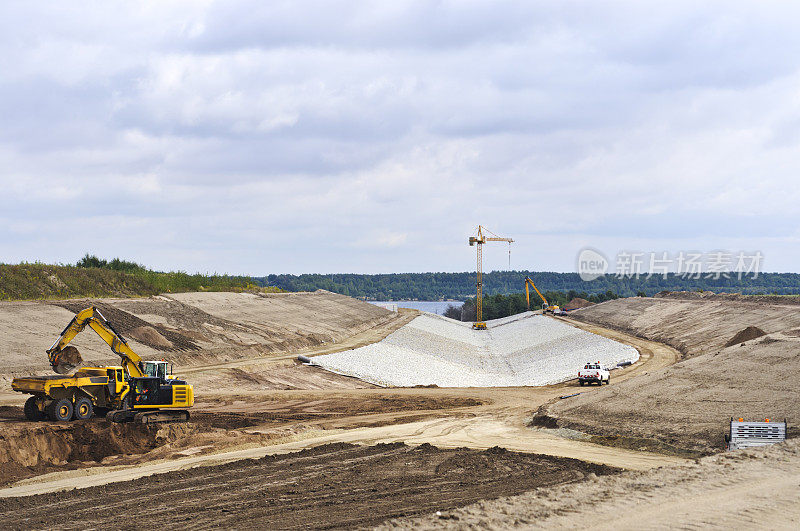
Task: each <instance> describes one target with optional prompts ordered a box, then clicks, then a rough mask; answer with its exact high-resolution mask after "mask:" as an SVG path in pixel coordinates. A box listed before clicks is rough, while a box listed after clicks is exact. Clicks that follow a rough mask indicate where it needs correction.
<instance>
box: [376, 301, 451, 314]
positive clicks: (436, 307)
mask: <svg viewBox="0 0 800 531" xmlns="http://www.w3.org/2000/svg"><path fill="white" fill-rule="evenodd" d="M368 302H371V303H373V304H378V305H384V304H396V305H397V307H398V308H411V309H413V310H421V311H423V312H430V313H436V314H439V315H444V311H445V310H446V309H447V307H448V306H455V307H456V308H461V306H463V304H464V303H463V302H461V301H368Z"/></svg>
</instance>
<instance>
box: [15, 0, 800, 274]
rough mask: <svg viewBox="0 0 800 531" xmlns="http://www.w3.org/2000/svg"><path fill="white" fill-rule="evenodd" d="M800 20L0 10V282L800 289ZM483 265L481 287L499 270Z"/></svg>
mask: <svg viewBox="0 0 800 531" xmlns="http://www.w3.org/2000/svg"><path fill="white" fill-rule="evenodd" d="M798 20H800V4H797V3H795V2H789V1H786V2H771V1H762V2H745V1H725V2H717V1H708V2H696V1H692V2H683V1H671V2H642V1H633V2H623V1H614V2H607V1H598V0H588V1H570V0H561V1H555V0H554V1H547V2H542V1H519V2H502V1H498V2H474V1H469V0H465V1H458V2H448V1H431V2H422V1H394V2H385V1H376V2H369V1H358V2H339V1H330V2H300V1H287V2H281V1H271V2H260V1H254V2H244V1H225V2H212V1H191V2H170V1H163V0H162V1H155V2H113V1H101V2H36V3H34V2H27V1H20V2H16V1H5V2H3V3H2V4H1V5H0V185H1V186H2V193H0V262H4V263H17V262H20V261H41V262H46V263H74V262H75V261H77V260H78V259H79V258H80V257H81V256H83V255H84V254H85V253H87V252H89V253H93V254H97V255H98V256H101V257H106V258H112V257H121V258H125V259H129V260H134V261H136V262H139V263H142V264H145V265H147V266H150V267H153V268H156V269H161V270H185V271H190V272H196V271H199V272H220V273H221V272H227V273H233V274H251V275H266V274H270V273H314V272H317V273H332V272H354V273H386V272H424V271H469V270H473V269H474V268H475V248H474V247H469V246H468V244H467V240H468V238H469V236H470V235H471V234H473V233H474V231H475V228H476V227H477V226H478V225H479V224H482V225H484V226H486V227H488V228H489V229H491V230H492V231H493V232H494V233H496V234H498V235H500V236H504V237H511V238H513V239H514V240H515V242H514V244H512V254H511V268H512V269H525V270H546V271H575V268H576V257H577V255H578V252H579V251H580V250H581V249H582V248H585V247H592V248H594V249H597V250H599V251H601V252H602V253H605V254H606V255H607V256H608V257H610V259H611V260H612V261H613V260H614V256H615V255H617V254H618V253H619V252H621V251H636V250H638V251H643V252H662V251H664V252H669V253H671V255H672V254H674V253H678V252H680V251H688V250H696V251H701V252H711V251H714V250H720V249H722V250H729V251H731V252H739V251H746V252H755V251H759V252H761V253H763V256H764V260H763V265H762V268H763V270H766V271H794V272H797V271H800V265H799V264H800V245H798V243H800V208H798V205H800V32H799V31H797V21H798ZM507 268H508V246H507V245H506V244H501V243H491V244H487V245H486V246H485V249H484V269H485V270H492V269H507Z"/></svg>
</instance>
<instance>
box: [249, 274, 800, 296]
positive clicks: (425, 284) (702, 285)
mask: <svg viewBox="0 0 800 531" xmlns="http://www.w3.org/2000/svg"><path fill="white" fill-rule="evenodd" d="M526 276H529V277H531V278H533V280H534V282H536V285H537V286H538V287H539V289H545V290H548V291H553V292H562V293H568V292H569V291H575V292H578V293H580V292H585V293H587V294H588V295H595V294H602V293H607V292H608V291H611V292H612V293H615V294H617V295H619V296H621V297H632V296H634V295H637V294H639V293H642V294H645V295H647V296H652V295H655V294H656V293H658V292H660V291H665V290H668V291H698V290H703V291H713V292H717V293H724V292H728V293H734V292H735V293H743V294H750V295H753V294H761V295H769V294H777V295H796V294H800V274H797V273H761V274H759V275H758V277H756V278H752V277H751V276H746V277H743V278H741V279H738V278H737V277H736V275H729V277H728V278H726V277H725V276H721V277H720V278H713V277H712V278H706V277H705V276H703V277H701V278H686V277H682V276H680V275H676V274H674V273H670V274H668V275H667V276H666V277H664V276H662V275H654V276H652V277H646V276H641V277H639V278H633V277H618V276H616V275H604V276H601V277H599V278H597V279H596V280H592V281H591V282H586V281H583V280H581V278H580V276H579V275H578V274H577V273H553V272H537V271H492V272H490V273H485V274H484V276H483V292H484V293H485V294H486V295H497V294H509V293H519V292H521V291H523V290H524V281H525V277H526ZM256 280H257V281H258V282H260V283H263V284H264V285H268V286H275V287H278V288H281V289H283V290H286V291H315V290H317V289H324V290H328V291H332V292H335V293H341V294H343V295H349V296H351V297H357V298H362V299H368V300H431V301H437V300H458V301H466V300H467V299H469V298H472V297H474V296H475V273H474V272H463V273H391V274H376V275H365V274H355V273H338V274H328V275H323V274H303V275H287V274H282V275H277V274H272V275H268V276H266V277H257V278H256Z"/></svg>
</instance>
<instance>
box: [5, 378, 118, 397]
mask: <svg viewBox="0 0 800 531" xmlns="http://www.w3.org/2000/svg"><path fill="white" fill-rule="evenodd" d="M107 384H108V376H94V375H88V374H87V375H85V376H84V375H72V376H62V375H47V376H25V377H22V378H14V380H12V382H11V388H12V389H13V390H14V391H18V392H20V393H30V394H45V395H49V396H53V395H52V392H53V391H54V390H56V389H66V388H68V387H87V386H91V385H107Z"/></svg>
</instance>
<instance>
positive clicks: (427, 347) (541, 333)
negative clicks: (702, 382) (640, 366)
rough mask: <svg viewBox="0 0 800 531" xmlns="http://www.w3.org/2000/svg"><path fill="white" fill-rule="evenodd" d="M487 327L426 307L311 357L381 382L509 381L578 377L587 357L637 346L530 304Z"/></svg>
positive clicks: (601, 357)
mask: <svg viewBox="0 0 800 531" xmlns="http://www.w3.org/2000/svg"><path fill="white" fill-rule="evenodd" d="M487 325H488V327H489V329H488V330H485V331H480V330H473V329H472V328H471V324H470V323H461V322H458V321H453V320H451V319H447V318H445V317H440V316H437V315H434V314H428V313H426V314H423V315H420V316H419V317H417V318H416V319H414V320H413V321H411V322H410V323H409V324H407V325H406V326H404V327H402V328H400V329H399V330H397V331H396V332H394V333H393V334H391V335H389V336H387V337H386V338H385V339H384V340H383V341H381V342H379V343H374V344H372V345H367V346H365V347H361V348H357V349H354V350H347V351H343V352H337V353H335V354H327V355H324V356H317V357H315V358H314V364H315V365H319V366H320V367H322V368H324V369H328V370H331V371H334V372H338V373H341V374H347V375H350V376H355V377H358V378H361V379H363V380H365V381H368V382H371V383H376V384H379V385H387V386H397V387H410V386H414V385H431V384H435V385H438V386H439V387H512V386H523V385H547V384H551V383H557V382H561V381H564V380H568V379H570V378H573V377H575V374H576V372H577V370H578V368H580V367H582V366H583V364H584V363H586V362H587V361H590V360H591V361H600V363H602V364H603V365H606V366H614V365H616V364H617V363H619V362H621V361H636V360H637V359H638V358H639V353H638V352H637V351H636V349H634V348H633V347H630V346H628V345H623V344H621V343H617V342H616V341H612V340H610V339H607V338H604V337H601V336H598V335H595V334H591V333H589V332H585V331H583V330H579V329H577V328H575V327H572V326H570V325H568V324H565V323H562V322H559V321H556V320H554V319H550V318H547V317H544V316H541V315H536V314H533V313H530V312H526V313H523V314H519V315H514V316H512V317H506V318H503V319H495V320H493V321H489V322H488V323H487Z"/></svg>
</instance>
